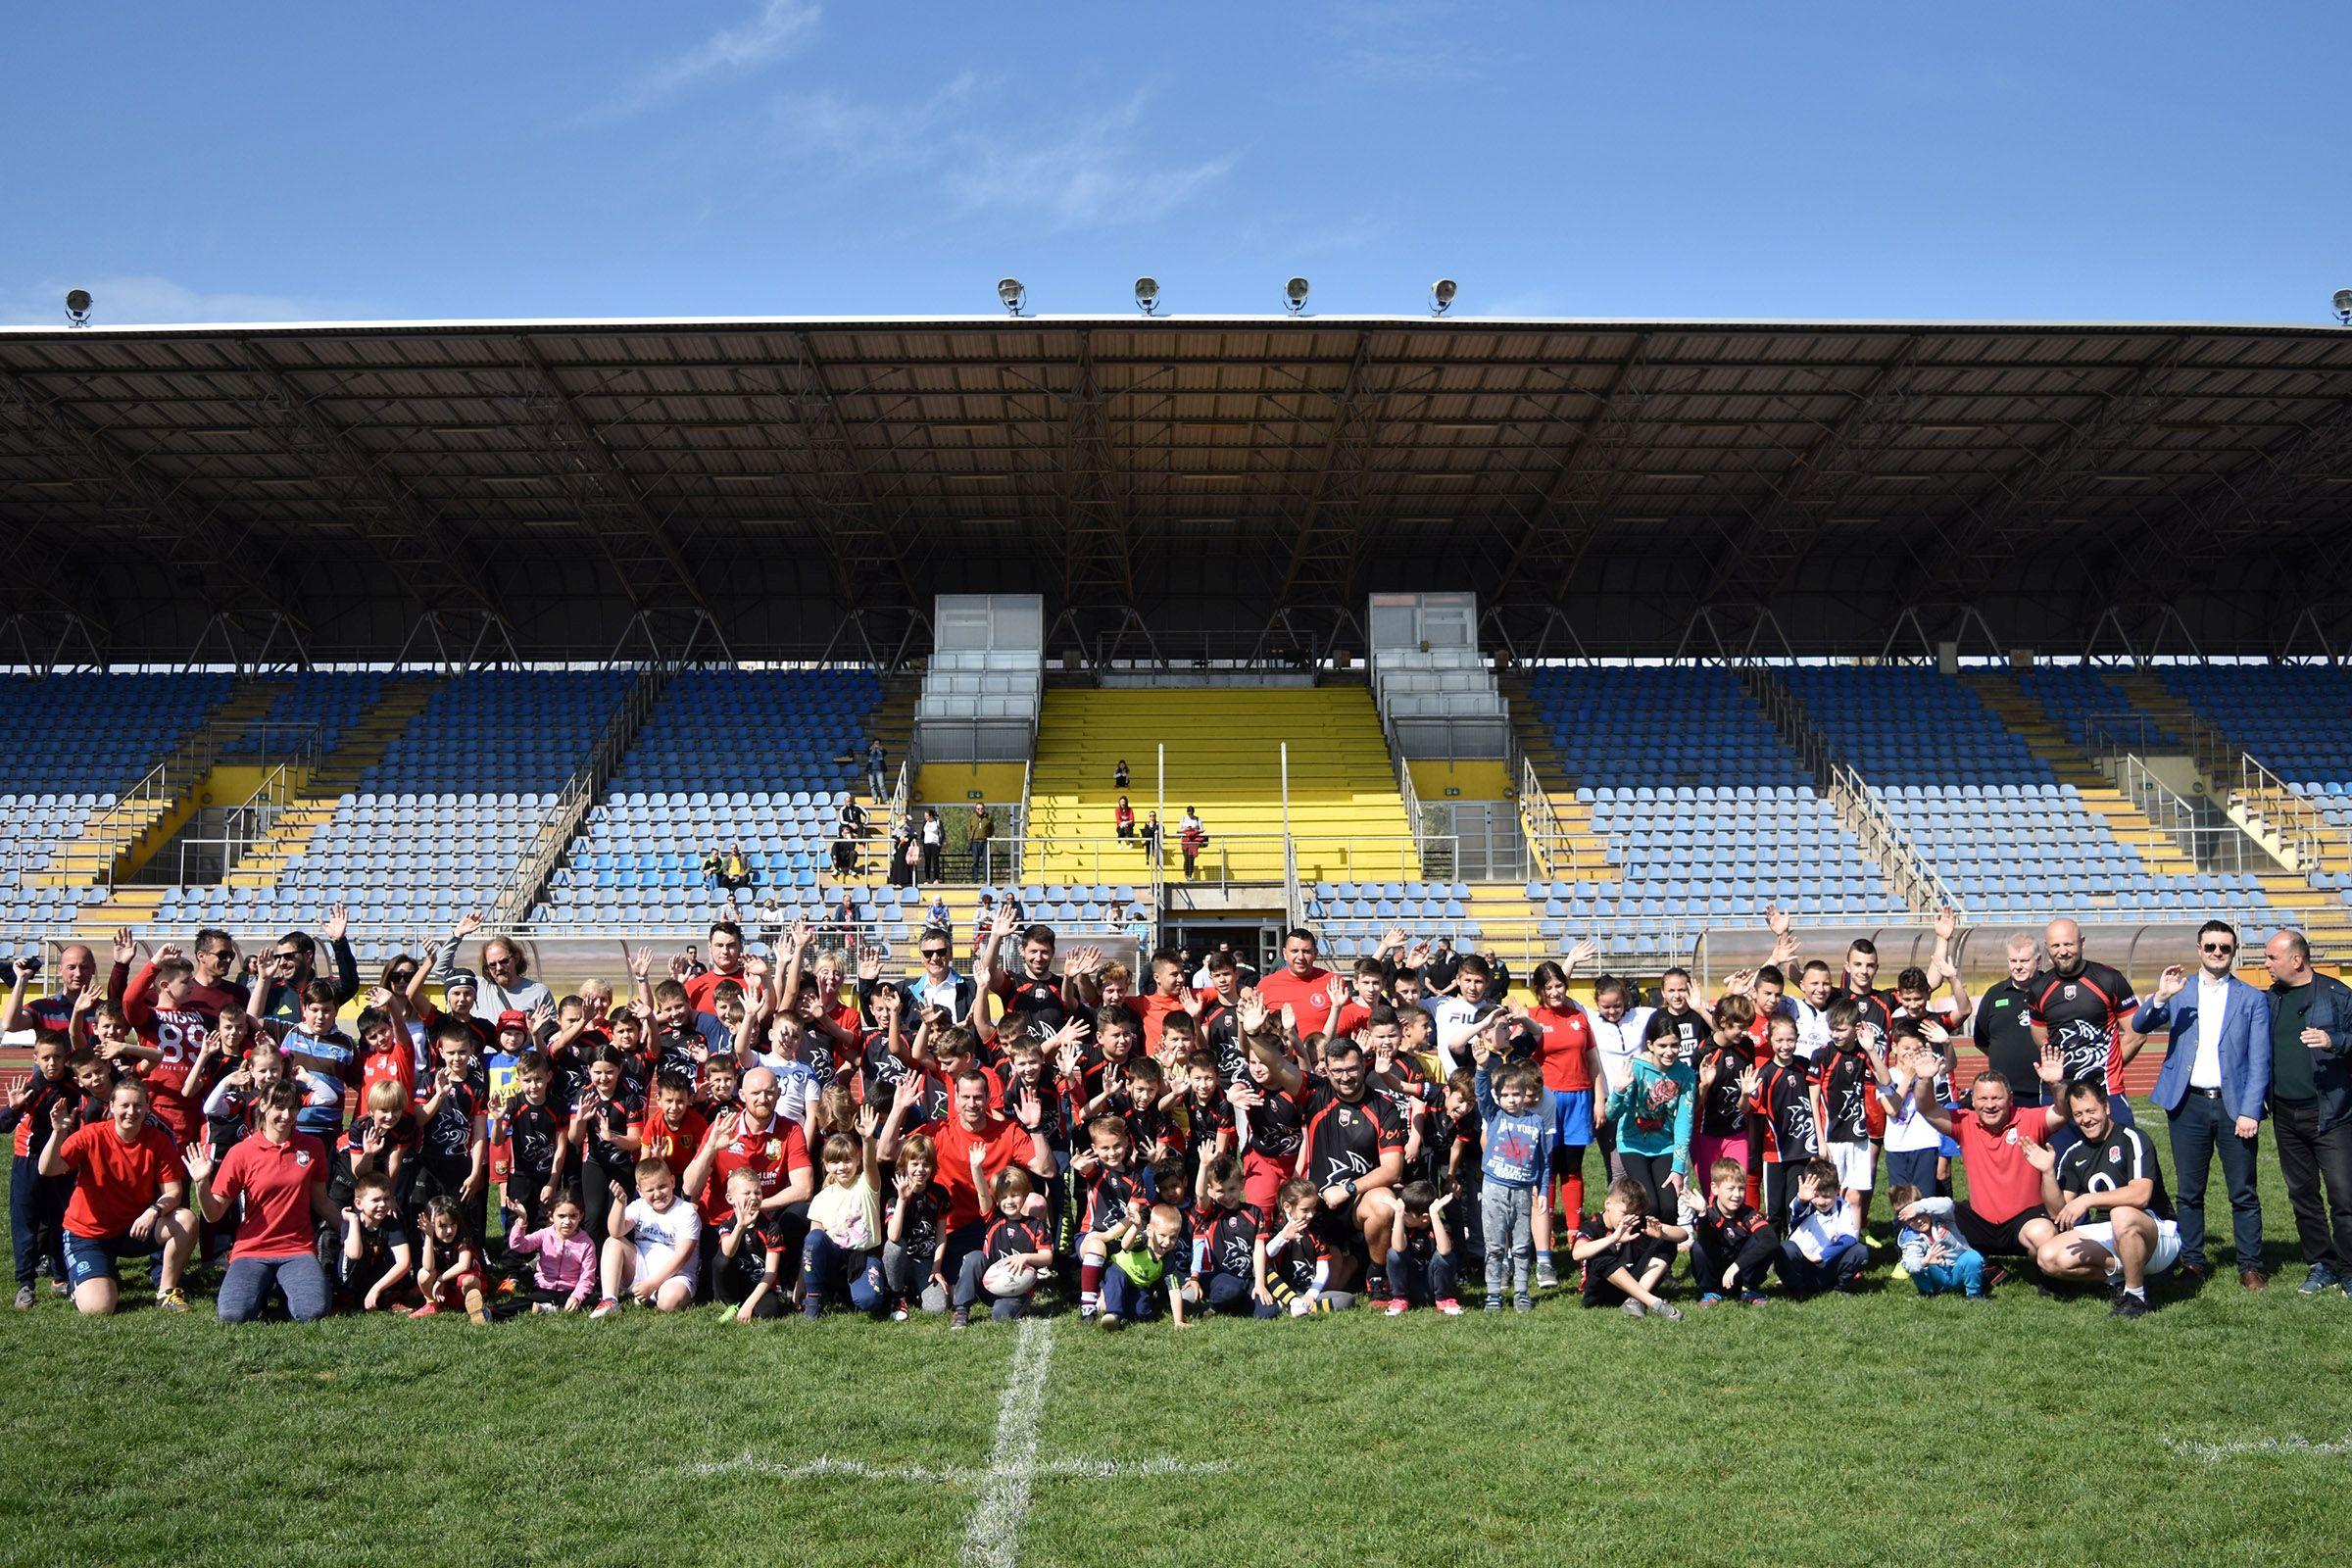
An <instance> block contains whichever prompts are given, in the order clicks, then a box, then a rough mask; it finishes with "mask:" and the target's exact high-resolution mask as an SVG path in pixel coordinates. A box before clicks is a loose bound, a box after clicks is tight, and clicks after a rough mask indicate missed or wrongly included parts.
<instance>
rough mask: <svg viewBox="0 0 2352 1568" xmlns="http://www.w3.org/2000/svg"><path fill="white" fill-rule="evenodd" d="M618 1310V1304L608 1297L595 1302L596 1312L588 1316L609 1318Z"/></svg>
mask: <svg viewBox="0 0 2352 1568" xmlns="http://www.w3.org/2000/svg"><path fill="white" fill-rule="evenodd" d="M619 1310H620V1303H619V1302H618V1301H616V1300H614V1299H613V1298H612V1297H610V1296H608V1297H606V1298H605V1299H603V1300H601V1301H599V1302H597V1303H596V1310H595V1311H593V1312H591V1313H589V1314H588V1315H589V1316H590V1317H611V1316H612V1315H613V1313H615V1312H617V1311H619Z"/></svg>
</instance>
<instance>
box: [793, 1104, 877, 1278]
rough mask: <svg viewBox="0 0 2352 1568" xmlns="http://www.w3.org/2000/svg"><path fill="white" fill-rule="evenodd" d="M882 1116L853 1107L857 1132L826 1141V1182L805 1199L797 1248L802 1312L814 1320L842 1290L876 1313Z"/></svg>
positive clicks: (843, 1134) (836, 1135) (868, 1110)
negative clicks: (805, 1218) (805, 1226)
mask: <svg viewBox="0 0 2352 1568" xmlns="http://www.w3.org/2000/svg"><path fill="white" fill-rule="evenodd" d="M881 1125H882V1118H881V1116H880V1115H879V1114H878V1113H877V1112H876V1111H875V1109H874V1107H873V1106H871V1105H866V1106H863V1107H861V1108H860V1109H859V1110H858V1135H857V1136H856V1137H855V1138H853V1137H851V1136H850V1135H849V1134H847V1133H835V1134H833V1135H832V1136H830V1137H829V1138H827V1139H826V1140H825V1146H824V1155H823V1158H824V1166H825V1184H824V1186H823V1187H821V1188H819V1189H818V1190H817V1194H816V1196H815V1197H814V1198H812V1199H810V1200H809V1238H808V1240H807V1241H806V1242H805V1243H804V1244H803V1245H802V1248H801V1292H802V1297H801V1314H802V1315H803V1316H804V1317H807V1318H808V1319H809V1320H810V1321H811V1322H813V1321H814V1320H815V1319H817V1318H818V1317H820V1316H822V1315H823V1314H824V1310H825V1299H826V1298H827V1297H828V1296H830V1297H834V1298H839V1297H841V1296H843V1295H847V1296H848V1298H849V1301H850V1304H851V1305H852V1306H854V1307H856V1308H857V1309H858V1311H860V1312H864V1313H867V1314H869V1315H873V1316H879V1315H880V1314H881V1312H882V1311H883V1310H884V1308H885V1307H886V1305H887V1304H888V1303H887V1299H886V1298H885V1297H884V1296H883V1293H882V1201H881V1198H880V1188H881V1184H882V1155H881V1145H880V1144H879V1143H878V1142H877V1141H876V1140H875V1136H874V1135H875V1133H876V1132H877V1131H878V1130H879V1129H880V1128H881Z"/></svg>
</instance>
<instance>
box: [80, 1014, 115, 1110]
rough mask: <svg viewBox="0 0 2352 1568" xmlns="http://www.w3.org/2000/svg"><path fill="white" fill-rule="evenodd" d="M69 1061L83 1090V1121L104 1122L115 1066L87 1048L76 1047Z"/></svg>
mask: <svg viewBox="0 0 2352 1568" xmlns="http://www.w3.org/2000/svg"><path fill="white" fill-rule="evenodd" d="M85 994H86V993H85ZM69 1059H70V1060H71V1061H72V1062H73V1082H74V1085H75V1087H77V1088H79V1089H80V1090H81V1119H82V1121H83V1122H85V1123H87V1122H93V1121H104V1120H105V1119H106V1116H107V1108H106V1107H107V1104H108V1103H109V1102H110V1101H111V1100H112V1099H113V1098H114V1093H115V1064H114V1063H113V1062H111V1061H109V1060H107V1059H106V1058H105V1057H104V1056H101V1055H99V1054H98V1053H96V1052H95V1051H92V1050H91V1049H90V1048H89V1047H87V1046H77V1047H75V1048H74V1051H73V1056H72V1057H70V1058H69Z"/></svg>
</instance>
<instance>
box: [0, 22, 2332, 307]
mask: <svg viewBox="0 0 2352 1568" xmlns="http://www.w3.org/2000/svg"><path fill="white" fill-rule="evenodd" d="M69 15H71V16H72V18H73V20H71V21H68V20H65V18H67V17H68V16H69ZM2343 22H2344V16H2343V12H2342V9H2341V7H2340V4H2339V5H2336V6H2323V5H2318V4H2302V5H2261V4H2227V5H2224V4H2208V5H2198V6H2179V5H2170V4H2155V3H2139V4H2131V5H2125V4H2120V3H2117V4H2104V5H2091V4H2065V3H2058V0H2044V3H2041V4H2016V5H2009V4H1950V5H1927V4H1913V3H1906V0H1876V3H1872V4H1818V5H1809V4H1803V3H1799V0H1782V3H1778V4H1768V3H1762V0H1758V3H1753V4H1741V5H1718V4H1697V3H1690V4H1682V3H1673V0H1651V3H1647V4H1624V5H1512V4H1471V3H1461V4H1403V3H1395V4H1357V5H1343V6H1322V5H1313V4H1295V5H1290V6H1272V5H1264V4H1258V5H1226V4H1214V3H1201V4H1193V5H1185V6H1176V5H1168V6H1144V5H1135V4H1117V3H1110V0H1098V3H1096V4H1092V5H1084V6H1065V5H1053V4H1036V5H1029V6H1010V7H1007V6H980V5H966V4H919V5H918V4H905V5H899V4H884V3H866V4H851V3H848V0H827V3H821V4H820V3H818V0H711V3H685V0H677V3H662V4H620V3H617V0H570V3H562V4H558V3H551V0H506V3H500V4H495V5H484V4H480V3H478V0H476V3H473V4H467V5H454V4H453V5H439V4H428V3H423V0H412V3H410V4H406V5H403V6H399V7H388V6H387V7H379V6H342V5H320V4H318V3H317V0H310V3H308V4H303V5H282V6H281V5H263V4H250V5H242V6H235V7H209V6H186V5H171V6H164V5H150V6H93V7H80V8H69V11H68V12H59V11H57V10H55V9H54V8H52V9H48V10H37V9H36V8H33V7H30V6H22V5H20V6H11V7H8V8H6V10H5V14H4V15H0V132H4V133H5V136H6V143H5V145H6V146H7V147H8V149H9V156H8V157H7V158H6V159H5V161H0V321H11V322H19V321H31V322H42V323H53V322H56V321H58V320H59V319H60V315H59V306H58V301H59V299H60V297H61V296H62V294H63V291H64V290H65V288H66V287H68V286H70V285H73V284H80V285H82V286H85V287H88V288H90V289H91V290H92V291H93V292H95V293H96V294H97V295H98V299H99V319H101V320H103V321H106V322H111V323H127V322H132V321H157V320H217V319H312V318H319V317H333V318H344V317H364V318H399V319H408V318H447V317H501V318H504V317H538V316H555V317H573V316H711V315H731V314H750V315H794V314H807V315H862V314H878V315H889V314H915V315H920V314H956V313H968V312H983V311H991V310H993V309H994V308H995V304H994V295H993V292H992V285H993V283H994V281H995V279H996V278H997V277H998V276H999V275H1001V274H1003V273H1007V272H1010V273H1014V274H1017V275H1018V276H1020V277H1021V278H1023V279H1024V280H1025V281H1026V282H1027V283H1028V285H1029V289H1030V299H1031V304H1032V308H1033V309H1035V310H1038V311H1041V312H1047V313H1057V312H1080V311H1126V310H1129V309H1131V308H1132V307H1131V304H1130V301H1129V295H1128V289H1129V283H1130V280H1131V279H1133V278H1134V276H1135V275H1136V274H1137V273H1139V272H1150V273H1152V274H1154V275H1156V276H1157V277H1158V278H1159V279H1160V280H1161V282H1162V285H1163V288H1164V289H1165V294H1166V309H1167V310H1169V311H1171V312H1174V313H1178V314H1215V313H1248V314H1255V313H1262V312H1270V311H1274V310H1276V309H1278V305H1279V291H1280V288H1281V283H1282V279H1283V278H1284V277H1286V276H1288V275H1289V274H1290V273H1292V272H1294V271H1296V272H1303V273H1305V274H1306V275H1307V276H1309V277H1310V278H1312V279H1313V282H1314V295H1313V299H1312V302H1311V304H1312V307H1313V308H1314V309H1315V310H1318V311H1321V312H1326V313H1331V314H1348V313H1359V312H1360V313H1386V312H1400V311H1401V312H1411V311H1417V310H1419V309H1421V308H1422V303H1423V300H1424V297H1425V293H1426V290H1427V286H1428V283H1429V280H1430V279H1431V278H1433V277H1435V276H1437V275H1439V274H1441V273H1444V274H1448V275H1451V276H1454V277H1456V278H1459V279H1460V280H1461V284H1462V296H1461V302H1460V305H1459V306H1458V307H1457V309H1458V310H1459V311H1460V312H1462V313H1465V314H1473V315H1565V316H1666V317H1688V316H1700V317H1706V316H1733V317H1749V316H1754V317H1796V318H1821V317H1830V318H1881V317H1904V318H1914V317H1922V318H1976V319H1982V318H2010V319H2076V318H2081V319H2214V320H2282V321H2306V322H2310V321H2319V320H2323V319H2326V315H2327V311H2326V307H2327V296H2328V294H2329V292H2330V291H2331V290H2332V289H2334V288H2337V287H2344V286H2352V200H2348V199H2347V198H2348V197H2352V188H2348V186H2352V177H2348V175H2347V167H2348V166H2347V160H2346V158H2345V155H2344V149H2345V147H2346V144H2347V142H2348V141H2352V137H2347V134H2346V132H2347V130H2348V129H2352V90H2348V89H2347V88H2346V86H2345V83H2344V74H2343V59H2344V47H2345V42H2346V40H2345V37H2344V33H2343ZM68 170H72V171H73V172H71V173H67V172H64V171H68Z"/></svg>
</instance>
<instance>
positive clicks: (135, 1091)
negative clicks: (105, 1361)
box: [41, 1078, 196, 1317]
mask: <svg viewBox="0 0 2352 1568" xmlns="http://www.w3.org/2000/svg"><path fill="white" fill-rule="evenodd" d="M77 1120H78V1118H77V1117H76V1115H75V1114H74V1111H73V1106H72V1105H70V1104H68V1103H66V1102H64V1101H62V1100H61V1101H59V1102H57V1103H55V1104H53V1105H52V1106H51V1107H50V1112H49V1141H48V1142H47V1143H46V1144H43V1145H42V1146H41V1174H42V1175H44V1176H72V1177H73V1198H72V1200H71V1201H68V1202H67V1204H66V1277H67V1282H68V1283H69V1284H71V1285H72V1286H73V1305H74V1306H75V1307H76V1308H77V1309H78V1310H80V1311H82V1312H84V1313H87V1314H89V1315H90V1316H92V1317H104V1316H106V1315H107V1314H109V1313H111V1312H113V1311H114V1309H115V1304H116V1301H117V1299H118V1298H119V1297H120V1296H121V1293H122V1289H123V1286H122V1277H121V1276H120V1275H119V1274H118V1273H117V1272H116V1263H117V1261H118V1260H120V1259H122V1258H124V1257H145V1256H147V1255H148V1254H150V1253H153V1252H159V1251H160V1252H161V1253H163V1269H162V1272H161V1273H160V1274H159V1275H158V1277H157V1283H156V1292H155V1304H156V1305H157V1306H158V1307H159V1308H161V1309H162V1310H164V1311H166V1312H185V1311H186V1310H187V1309H188V1299H187V1297H186V1295H185V1294H184V1293H182V1292H181V1290H180V1288H179V1271H180V1270H181V1269H182V1268H183V1267H185V1266H186V1264H187V1260H188V1250H189V1248H190V1246H191V1245H192V1244H193V1243H194V1241H195V1239H196V1216H195V1215H193V1214H191V1213H189V1212H188V1210H187V1209H186V1207H185V1206H183V1200H184V1199H185V1198H186V1196H187V1191H188V1168H187V1166H186V1165H185V1164H184V1163H182V1162H181V1160H180V1157H179V1147H178V1145H176V1144H175V1143H173V1141H172V1134H171V1133H170V1132H169V1131H168V1130H167V1129H166V1128H165V1127H164V1126H163V1124H162V1123H160V1122H155V1121H150V1120H149V1119H148V1116H147V1086H146V1085H144V1084H142V1083H140V1082H139V1081H138V1080H137V1079H136V1078H125V1079H123V1081H122V1082H121V1083H118V1084H117V1085H115V1091H114V1094H113V1096H112V1097H111V1098H110V1099H109V1101H108V1102H107V1118H106V1120H104V1121H94V1122H92V1123H90V1124H89V1125H88V1126H87V1127H80V1128H78V1129H77V1128H76V1126H75V1122H76V1121H77Z"/></svg>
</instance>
